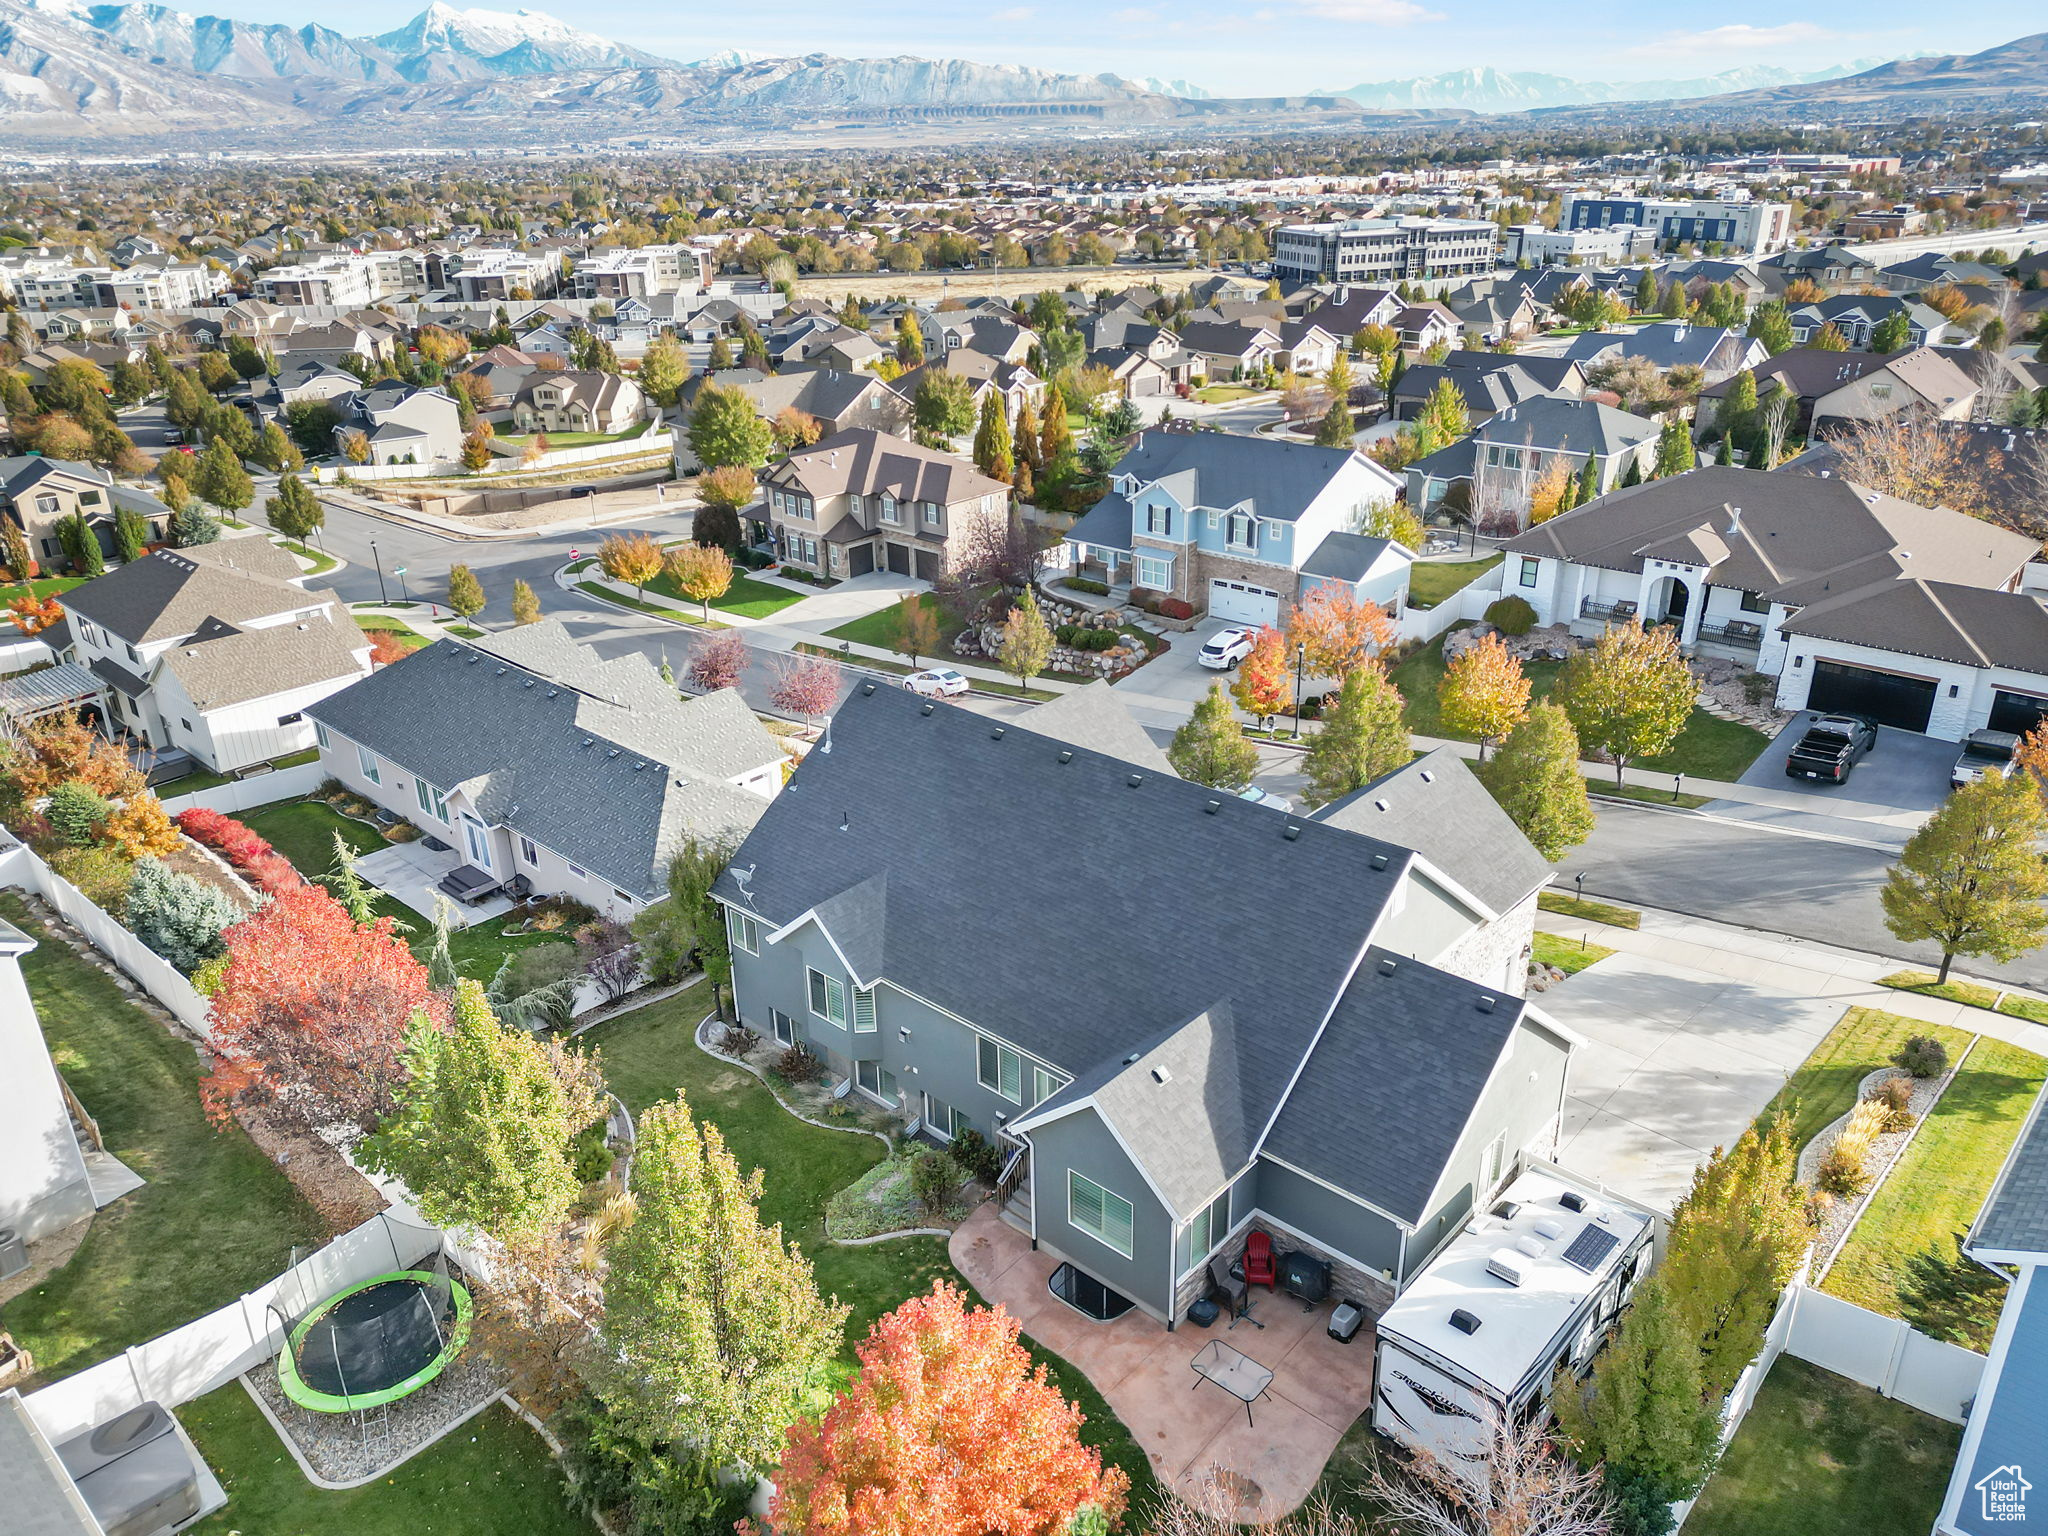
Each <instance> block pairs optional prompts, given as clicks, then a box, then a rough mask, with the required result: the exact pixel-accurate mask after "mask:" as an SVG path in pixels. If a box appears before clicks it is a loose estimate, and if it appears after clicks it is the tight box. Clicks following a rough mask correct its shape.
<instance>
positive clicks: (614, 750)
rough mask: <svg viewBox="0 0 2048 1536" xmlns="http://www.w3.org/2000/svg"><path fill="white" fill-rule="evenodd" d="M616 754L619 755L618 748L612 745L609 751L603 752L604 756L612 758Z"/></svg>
mask: <svg viewBox="0 0 2048 1536" xmlns="http://www.w3.org/2000/svg"><path fill="white" fill-rule="evenodd" d="M618 755H619V749H618V748H617V747H613V748H612V749H611V751H609V752H607V753H605V756H606V757H607V758H614V757H617V756H618Z"/></svg>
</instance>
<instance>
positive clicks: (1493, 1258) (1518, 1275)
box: [1486, 1248, 1527, 1285]
mask: <svg viewBox="0 0 2048 1536" xmlns="http://www.w3.org/2000/svg"><path fill="white" fill-rule="evenodd" d="M1486 1272H1487V1273H1488V1274H1489V1275H1491V1276H1493V1277H1494V1279H1496V1280H1505V1281H1507V1283H1508V1284H1509V1285H1520V1284H1521V1283H1522V1276H1523V1275H1524V1274H1525V1273H1527V1265H1526V1263H1525V1262H1524V1259H1523V1256H1522V1255H1521V1254H1520V1253H1518V1252H1516V1251H1515V1250H1514V1249H1513V1248H1496V1249H1494V1251H1493V1252H1492V1253H1491V1254H1489V1255H1488V1256H1487V1259H1486Z"/></svg>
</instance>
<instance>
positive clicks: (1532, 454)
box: [1408, 395, 1658, 528]
mask: <svg viewBox="0 0 2048 1536" xmlns="http://www.w3.org/2000/svg"><path fill="white" fill-rule="evenodd" d="M1657 434H1658V427H1657V423H1656V422H1654V421H1651V420H1650V419H1649V418H1648V417H1645V416H1637V415H1633V414H1631V413H1630V412H1628V411H1623V410H1618V409H1616V408H1615V407H1614V406H1611V405H1603V404H1601V403H1600V402H1599V401H1597V400H1569V399H1566V398H1564V397H1562V396H1558V395H1539V396H1537V397H1536V398H1535V399H1533V400H1525V401H1522V402H1521V403H1519V404H1516V405H1510V406H1509V407H1508V408H1507V409H1506V410H1504V411H1502V412H1500V413H1499V414H1498V415H1495V416H1492V417H1489V418H1488V419H1487V420H1486V421H1484V422H1482V423H1481V424H1480V425H1479V426H1478V427H1476V428H1475V429H1474V430H1473V431H1472V432H1471V433H1470V434H1469V435H1467V436H1465V437H1461V438H1459V439H1458V441H1456V442H1455V443H1452V444H1451V445H1450V446H1449V447H1446V448H1439V449H1438V450H1437V451H1436V452H1435V453H1432V454H1430V455H1429V456H1428V457H1427V458H1422V459H1417V460H1416V461H1415V462H1414V463H1413V464H1410V465H1409V466H1408V505H1409V506H1411V507H1413V508H1414V509H1415V510H1416V511H1417V512H1419V513H1421V514H1422V515H1423V516H1425V517H1427V516H1428V515H1429V514H1430V512H1431V511H1433V510H1435V509H1436V508H1438V507H1445V508H1447V510H1450V511H1452V512H1455V513H1457V514H1459V515H1461V516H1468V517H1470V518H1471V519H1473V520H1474V521H1475V522H1477V523H1478V524H1479V526H1481V527H1483V528H1493V527H1506V526H1513V527H1519V526H1520V525H1521V524H1522V523H1523V522H1524V521H1525V520H1526V519H1527V518H1528V515H1529V501H1530V497H1531V496H1532V494H1533V493H1534V491H1535V489H1536V486H1537V484H1538V482H1540V481H1541V480H1542V478H1543V476H1544V474H1545V473H1546V472H1548V471H1550V470H1551V469H1552V466H1553V465H1554V464H1556V463H1558V462H1559V461H1562V463H1563V465H1564V472H1565V474H1567V475H1568V476H1571V477H1572V478H1574V479H1576V478H1577V477H1579V476H1580V475H1583V474H1584V473H1585V469H1586V460H1587V459H1588V458H1589V457H1590V458H1592V459H1594V460H1596V461H1597V463H1596V467H1595V470H1594V474H1595V476H1596V477H1597V479H1598V482H1599V489H1600V490H1602V491H1608V490H1612V489H1613V488H1614V487H1615V486H1617V485H1620V484H1621V483H1622V481H1624V480H1626V479H1627V478H1628V474H1629V470H1630V469H1631V468H1634V469H1636V470H1638V471H1639V472H1641V473H1643V474H1647V473H1649V471H1650V468H1651V466H1652V465H1653V464H1654V463H1655V462H1656V457H1657Z"/></svg>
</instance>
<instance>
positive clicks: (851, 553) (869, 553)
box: [846, 544, 875, 576]
mask: <svg viewBox="0 0 2048 1536" xmlns="http://www.w3.org/2000/svg"><path fill="white" fill-rule="evenodd" d="M874 568H875V546H874V545H872V544H855V545H854V546H853V547H852V548H850V549H848V550H847V552H846V574H847V575H849V576H866V575H868V574H869V573H870V572H872V571H873V570H874Z"/></svg>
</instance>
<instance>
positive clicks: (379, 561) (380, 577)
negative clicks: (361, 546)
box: [370, 539, 391, 603]
mask: <svg viewBox="0 0 2048 1536" xmlns="http://www.w3.org/2000/svg"><path fill="white" fill-rule="evenodd" d="M370 559H371V560H372V561H374V562H375V563H376V566H377V601H378V602H380V603H389V602H390V601H391V593H390V591H389V590H388V589H386V587H385V585H384V557H383V556H382V555H380V554H378V553H377V541H376V540H375V539H372V540H370Z"/></svg>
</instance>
